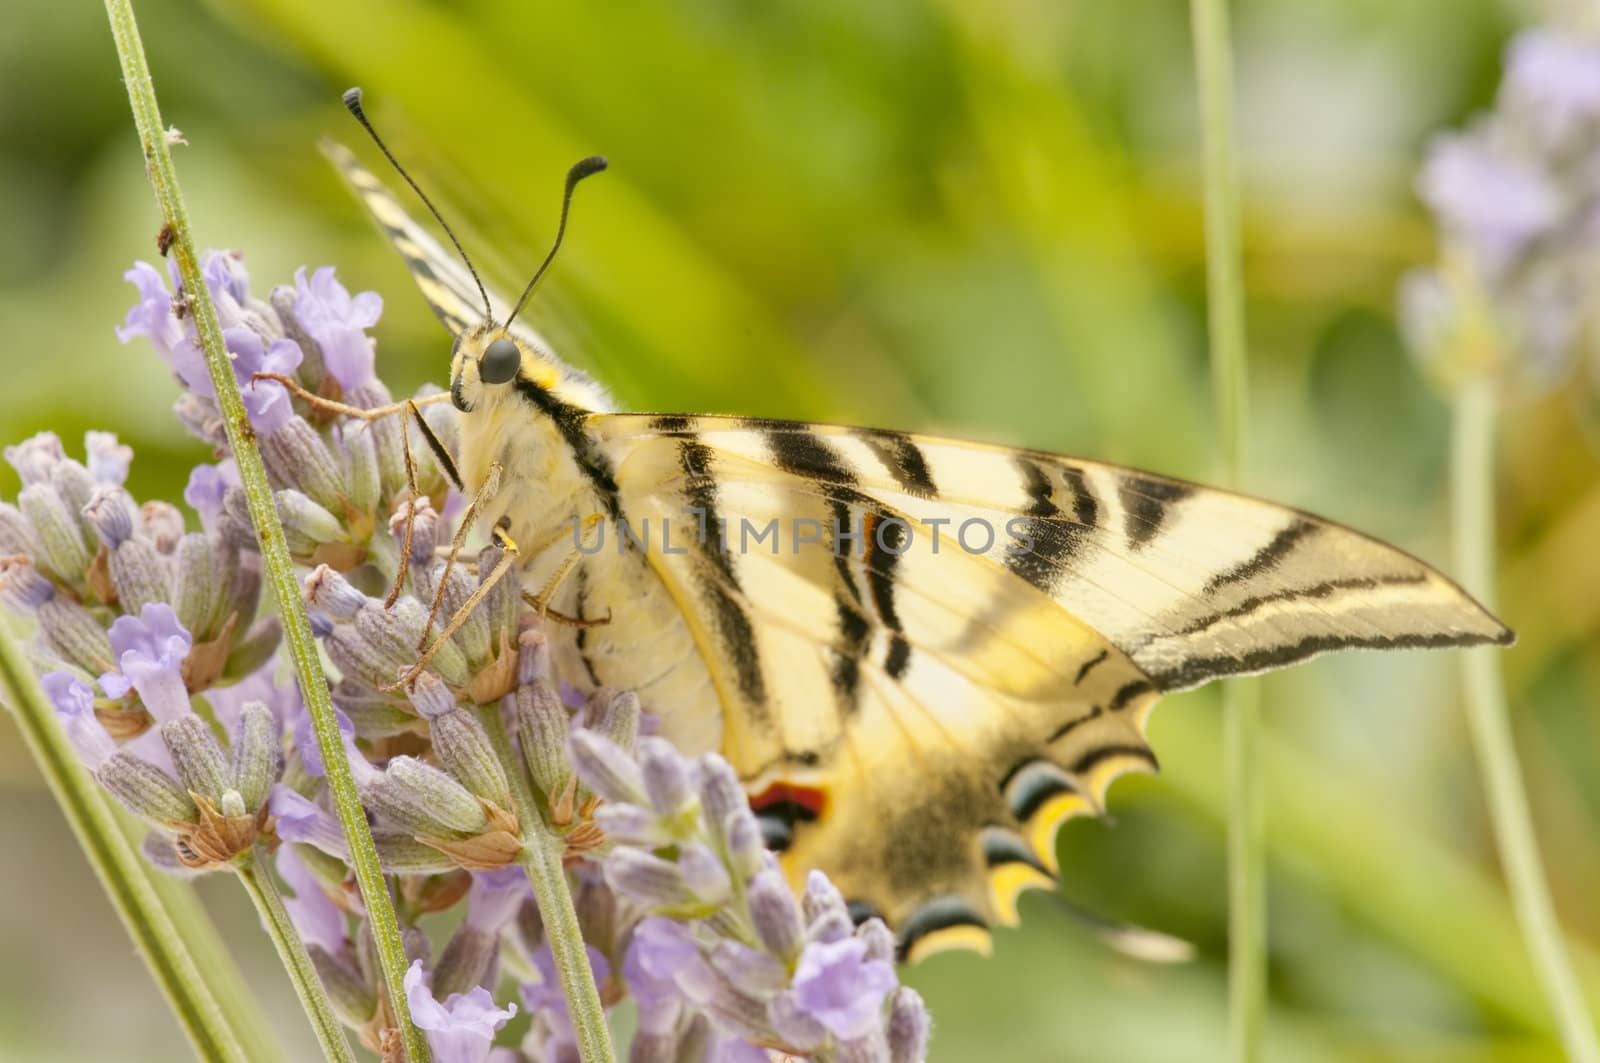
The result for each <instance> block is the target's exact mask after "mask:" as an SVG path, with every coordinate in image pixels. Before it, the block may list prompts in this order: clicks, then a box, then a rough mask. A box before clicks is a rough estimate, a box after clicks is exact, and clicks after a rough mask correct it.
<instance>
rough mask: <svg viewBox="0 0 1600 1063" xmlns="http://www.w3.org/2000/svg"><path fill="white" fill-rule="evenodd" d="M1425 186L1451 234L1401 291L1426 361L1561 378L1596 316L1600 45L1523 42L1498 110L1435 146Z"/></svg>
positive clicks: (1546, 33)
mask: <svg viewBox="0 0 1600 1063" xmlns="http://www.w3.org/2000/svg"><path fill="white" fill-rule="evenodd" d="M1417 191H1418V195H1419V196H1420V197H1421V199H1422V201H1423V202H1424V203H1425V204H1426V205H1427V206H1428V207H1429V209H1430V210H1431V211H1432V212H1433V214H1434V217H1435V219H1436V221H1437V223H1438V226H1439V230H1440V235H1441V248H1440V263H1439V265H1438V266H1437V267H1428V268H1422V269H1416V270H1413V271H1411V272H1410V273H1408V274H1407V275H1406V277H1405V278H1404V279H1403V280H1402V282H1401V287H1400V298H1399V316H1400V323H1401V326H1402V329H1403V330H1404V332H1405V335H1406V339H1407V341H1408V343H1409V345H1410V347H1411V349H1412V351H1413V352H1414V354H1415V355H1416V357H1417V358H1418V359H1419V361H1420V362H1421V364H1422V366H1423V367H1424V368H1425V369H1426V370H1427V371H1428V372H1429V373H1430V374H1431V375H1433V376H1434V377H1436V378H1437V379H1438V380H1440V381H1441V382H1442V383H1444V384H1445V385H1447V386H1453V385H1454V383H1455V381H1456V380H1457V379H1458V378H1459V377H1461V376H1463V375H1466V374H1484V373H1488V374H1493V375H1495V376H1496V377H1497V378H1499V379H1501V380H1502V381H1504V382H1505V383H1506V384H1508V385H1514V386H1515V387H1516V388H1518V389H1520V390H1523V391H1534V392H1537V391H1539V390H1542V389H1544V388H1548V387H1550V386H1552V385H1553V384H1555V383H1556V382H1558V381H1559V380H1561V379H1562V378H1563V377H1564V376H1565V375H1567V373H1568V372H1569V371H1570V370H1571V368H1572V366H1573V365H1574V364H1575V362H1576V360H1577V358H1578V355H1579V354H1580V352H1581V349H1582V347H1583V344H1584V342H1585V341H1584V337H1585V336H1586V335H1587V334H1589V332H1590V331H1591V329H1592V327H1593V325H1594V324H1595V318H1596V301H1595V300H1594V298H1593V297H1592V295H1591V293H1592V292H1593V291H1594V290H1595V283H1594V282H1595V278H1596V275H1597V271H1600V255H1597V253H1596V251H1595V247H1596V246H1597V245H1596V243H1595V240H1594V237H1595V235H1596V233H1597V231H1600V39H1594V38H1591V37H1587V36H1583V35H1578V34H1574V33H1567V32H1562V31H1557V30H1552V29H1545V28H1538V29H1533V30H1529V31H1527V32H1525V33H1523V34H1520V35H1519V36H1518V37H1517V38H1516V39H1515V40H1513V41H1512V43H1511V45H1510V47H1509V48H1508V50H1507V57H1506V72H1505V79H1504V81H1503V82H1502V84H1501V91H1500V94H1499V98H1498V100H1497V102H1496V106H1495V109H1494V111H1492V112H1491V113H1489V114H1487V115H1484V116H1482V117H1481V118H1480V119H1479V120H1478V121H1476V122H1475V123H1474V124H1473V126H1472V127H1471V128H1470V129H1468V130H1467V131H1465V132H1459V133H1449V134H1445V135H1443V136H1440V137H1438V138H1436V139H1435V140H1434V142H1433V143H1432V144H1431V145H1430V147H1429V150H1428V157H1427V159H1426V161H1425V162H1424V164H1423V166H1422V169H1421V171H1420V172H1419V174H1418V178H1417ZM1596 368H1597V370H1600V363H1597V366H1596Z"/></svg>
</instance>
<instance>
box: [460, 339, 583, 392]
mask: <svg viewBox="0 0 1600 1063" xmlns="http://www.w3.org/2000/svg"><path fill="white" fill-rule="evenodd" d="M562 369H563V367H562V366H560V365H559V363H557V362H556V361H555V359H554V357H552V356H551V355H549V354H547V353H546V352H544V351H542V350H540V349H539V348H537V347H535V346H534V345H533V344H532V343H530V342H529V341H528V340H527V339H526V338H525V335H518V334H516V333H514V332H512V331H511V330H509V329H506V328H504V327H501V326H498V325H496V324H495V323H493V322H485V323H484V324H482V325H479V326H478V327H477V328H475V329H472V330H470V331H468V332H464V333H462V334H461V336H459V337H458V338H457V339H456V345H455V351H454V353H453V354H452V356H451V359H450V400H451V402H453V403H454V404H455V407H456V409H458V410H460V411H461V412H462V413H467V412H469V411H471V410H473V409H475V408H477V407H479V406H482V405H484V404H485V403H486V402H487V403H493V402H495V401H496V400H497V399H498V398H499V397H500V396H502V395H509V394H511V393H512V392H514V391H515V390H516V387H517V385H518V382H519V381H525V382H527V384H531V385H532V386H534V387H537V388H539V389H540V390H542V391H554V390H556V389H557V387H558V386H559V385H560V384H561V381H562V379H563V377H564V376H565V375H566V374H564V373H563V372H562ZM568 372H570V371H568Z"/></svg>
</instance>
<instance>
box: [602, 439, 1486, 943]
mask: <svg viewBox="0 0 1600 1063" xmlns="http://www.w3.org/2000/svg"><path fill="white" fill-rule="evenodd" d="M589 429H590V431H591V434H592V435H594V437H595V438H596V439H597V440H599V445H600V447H601V448H602V449H603V450H604V451H605V452H606V453H607V454H608V455H609V457H610V459H611V461H612V462H613V465H614V467H615V468H616V470H617V473H616V478H617V483H618V484H619V487H620V490H621V501H622V507H623V511H624V515H625V516H626V517H627V519H629V520H630V521H633V522H636V523H637V522H638V521H640V520H642V519H649V520H650V523H651V524H652V525H658V524H659V522H660V521H662V520H665V521H668V522H671V523H674V524H675V525H677V526H679V527H682V526H683V525H684V524H686V523H688V524H690V525H692V526H695V527H696V530H697V531H698V530H699V528H700V527H703V528H705V529H706V530H707V531H708V532H709V534H706V535H704V536H701V535H698V534H696V535H689V536H682V537H679V538H682V539H684V540H687V542H686V543H685V544H683V545H681V546H676V547H675V550H674V552H670V553H669V552H666V551H662V550H656V551H653V552H652V553H651V554H650V560H651V563H652V565H653V567H654V569H655V571H656V572H657V573H658V574H659V576H660V577H661V579H662V580H663V581H664V582H665V584H666V585H667V587H668V589H669V592H670V593H671V594H672V595H673V596H674V598H675V599H676V601H677V603H678V605H679V607H680V609H681V610H682V612H683V614H684V616H685V617H686V619H687V621H688V622H689V624H690V625H691V628H692V629H693V632H694V636H695V641H696V643H697V645H698V647H699V648H700V650H701V652H702V654H703V656H704V657H705V659H706V661H707V663H708V665H709V667H710V669H711V672H712V675H713V680H714V682H715V684H716V688H717V691H718V694H719V696H720V698H721V700H722V703H723V704H722V708H723V713H724V721H725V737H724V752H725V753H726V755H727V756H728V757H729V759H730V760H731V761H732V762H733V763H734V765H735V766H736V767H737V768H738V770H739V771H740V773H741V776H742V777H743V778H744V780H745V782H746V785H747V786H748V788H749V789H750V792H751V794H752V796H753V803H754V804H755V805H756V806H757V807H758V809H759V810H761V811H762V812H763V813H764V816H765V818H766V822H767V823H768V825H769V826H770V827H771V834H772V837H773V840H774V841H776V842H778V843H779V844H781V845H784V846H785V861H786V863H787V865H788V866H789V867H790V869H791V872H792V873H794V874H796V875H799V874H800V873H802V872H803V871H804V869H806V868H811V867H818V868H821V869H823V870H825V871H827V872H828V874H829V875H830V876H831V877H832V878H834V880H835V881H836V883H838V885H839V886H840V888H841V889H842V890H843V891H844V892H845V895H846V896H847V897H849V898H850V899H851V900H852V901H855V902H857V903H859V904H861V905H863V906H864V910H865V909H870V910H872V911H876V912H877V913H879V914H882V915H883V916H885V917H886V918H887V919H888V920H889V922H890V923H891V925H893V926H895V927H896V929H897V930H898V931H899V932H900V934H901V937H902V941H903V942H904V943H905V945H906V946H907V948H908V951H909V952H910V953H911V954H912V955H913V956H916V955H921V954H925V953H926V952H928V951H930V950H932V949H936V948H939V947H943V946H948V945H952V944H966V945H977V946H980V947H981V946H983V945H986V944H987V941H988V936H987V929H986V928H987V927H988V926H989V925H991V924H993V923H995V922H1001V923H1011V922H1014V921H1015V919H1016V896H1017V893H1018V892H1020V890H1022V889H1024V888H1027V887H1030V886H1039V885H1047V884H1049V883H1050V882H1052V881H1053V875H1054V873H1055V870H1056V869H1055V856H1054V838H1055V832H1056V829H1057V828H1058V827H1059V825H1060V824H1061V823H1062V822H1063V821H1064V820H1065V819H1066V818H1068V817H1069V816H1071V815H1074V814H1078V813H1083V812H1094V811H1098V809H1099V808H1100V807H1101V803H1102V800H1103V797H1104V793H1105V789H1106V787H1107V785H1109V783H1110V781H1111V780H1112V779H1114V778H1115V777H1116V776H1117V775H1119V774H1121V773H1123V772H1125V771H1129V770H1153V769H1154V767H1155V765H1156V761H1155V757H1154V755H1153V754H1152V753H1151V751H1150V749H1149V747H1148V745H1147V744H1146V743H1145V740H1144V719H1145V716H1146V714H1147V713H1148V711H1149V709H1150V707H1151V705H1152V704H1153V703H1154V701H1155V699H1156V698H1157V697H1158V696H1159V695H1160V694H1161V693H1163V692H1165V691H1169V690H1179V689H1184V688H1186V687H1192V686H1195V685H1198V684H1200V683H1204V682H1206V681H1207V680H1210V679H1213V678H1217V677H1221V676H1230V675H1240V674H1247V673H1253V672H1260V671H1264V670H1267V669H1271V668H1277V667H1281V666H1284V665H1288V664H1292V663H1294V662H1296V661H1300V660H1304V659H1306V658H1308V657H1310V656H1313V655H1315V654H1318V653H1321V652H1324V651H1327V650H1334V649H1342V648H1346V647H1373V648H1403V647H1413V646H1459V645H1471V644H1475V643H1483V642H1502V643H1503V642H1506V641H1509V639H1510V633H1509V632H1508V631H1507V630H1506V629H1505V627H1504V626H1502V625H1501V624H1500V623H1499V622H1498V621H1497V620H1496V619H1495V618H1494V617H1492V616H1490V615H1489V614H1488V613H1487V612H1486V611H1485V610H1483V608H1482V607H1480V606H1479V605H1478V604H1477V603H1476V602H1474V601H1473V600H1472V599H1471V598H1470V597H1468V596H1467V595H1466V594H1465V593H1464V592H1463V591H1461V590H1460V588H1458V587H1457V586H1456V585H1455V584H1453V583H1452V582H1450V581H1449V580H1448V579H1446V578H1445V577H1444V576H1442V575H1440V574H1439V573H1438V572H1436V571H1434V570H1433V569H1431V568H1429V567H1428V566H1427V565H1425V564H1424V563H1422V562H1421V561H1418V560H1417V559H1416V558H1413V557H1411V556H1409V555H1407V554H1405V553H1403V552H1402V551H1399V550H1397V549H1395V548H1393V547H1390V546H1387V545H1385V544H1383V543H1380V542H1378V541H1376V540H1374V539H1371V538H1369V537H1367V536H1364V535H1362V534H1360V533H1358V532H1355V531H1352V530H1350V529H1348V528H1344V527H1341V526H1339V525H1337V524H1333V523H1330V522H1328V521H1324V520H1321V519H1319V518H1317V517H1313V516H1311V515H1309V514H1305V513H1301V512H1298V511H1295V510H1291V509H1287V508H1284V507H1281V506H1276V505H1272V504H1270V503H1266V502H1261V501H1258V500H1256V499H1252V498H1248V497H1245V496H1242V495H1237V494H1232V493H1228V492H1224V491H1217V490H1213V489H1209V488H1204V487H1199V486H1196V485H1194V484H1189V483H1184V482H1182V481H1178V480H1171V479H1167V478H1164V477H1158V476H1153V475H1150V474H1147V473H1141V472H1135V471H1132V470H1129V469H1123V468H1118V467H1114V466H1110V465H1103V464H1095V463H1091V462H1082V461H1077V460H1073V459H1068V458H1063V457H1059V456H1057V455H1052V454H1046V453H1041V452H1036V451H1019V450H1010V449H1006V448H1001V447H991V446H982V445H977V444H971V443H962V442H956V441H951V440H942V439H932V438H927V437H922V436H913V435H905V434H901V433H894V432H881V431H867V430H860V429H852V428H840V427H832V426H823V425H809V424H800V423H795V422H780V421H755V420H746V419H735V418H722V417H678V416H652V415H604V416H597V417H594V418H591V419H590V421H589ZM720 527H726V529H727V532H726V534H725V536H724V535H721V534H719V533H718V532H717V529H718V528H720ZM935 531H937V532H938V533H939V536H938V537H939V542H938V543H937V545H936V543H935V536H934V532H935ZM724 537H725V538H726V548H724V547H723V546H722V545H721V540H722V539H723V538H724ZM674 541H675V543H676V542H677V539H676V538H675V540H674ZM677 550H682V552H677Z"/></svg>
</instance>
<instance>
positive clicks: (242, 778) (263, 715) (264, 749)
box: [231, 701, 282, 812]
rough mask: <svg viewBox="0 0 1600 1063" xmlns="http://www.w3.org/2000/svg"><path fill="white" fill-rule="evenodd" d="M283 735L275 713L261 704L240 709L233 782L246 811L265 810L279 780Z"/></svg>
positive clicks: (235, 739)
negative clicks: (262, 805)
mask: <svg viewBox="0 0 1600 1063" xmlns="http://www.w3.org/2000/svg"><path fill="white" fill-rule="evenodd" d="M281 734H282V732H281V730H280V729H279V726H278V721H277V719H276V718H275V717H274V716H273V715H272V710H271V709H269V708H267V707H266V706H265V705H263V704H262V703H261V702H259V701H250V702H246V703H245V704H244V706H243V707H242V708H241V709H240V710H239V724H238V726H237V727H236V728H235V729H234V738H233V764H232V766H231V775H232V783H233V788H234V789H235V790H237V791H239V796H240V797H241V798H243V799H244V805H245V808H247V809H249V810H250V811H252V812H254V811H255V810H256V809H258V808H260V807H261V802H263V801H265V800H266V798H267V791H268V790H269V789H270V788H271V786H272V783H273V780H275V779H276V778H277V777H278V767H279V761H280V760H281V758H282V752H281V750H282V743H281V738H280V736H281Z"/></svg>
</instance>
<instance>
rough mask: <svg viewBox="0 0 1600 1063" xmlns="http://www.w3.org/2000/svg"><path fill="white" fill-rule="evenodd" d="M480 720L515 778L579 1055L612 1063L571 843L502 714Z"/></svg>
mask: <svg viewBox="0 0 1600 1063" xmlns="http://www.w3.org/2000/svg"><path fill="white" fill-rule="evenodd" d="M478 719H479V720H480V721H481V722H482V724H483V728H484V730H485V731H487V732H488V733H489V741H490V743H491V744H492V745H493V746H494V751H495V755H496V756H497V757H499V758H500V763H501V765H502V766H503V767H504V768H505V770H506V775H507V776H508V777H509V778H510V780H511V795H512V798H513V799H514V801H515V802H516V806H517V818H518V820H519V822H520V823H521V826H522V860H521V863H522V868H523V870H524V871H526V872H527V874H528V882H529V883H530V884H532V886H533V896H534V900H536V901H537V902H538V904H539V917H540V918H541V919H542V920H543V921H544V933H545V937H546V938H547V939H548V940H549V942H550V955H551V958H552V959H554V960H555V967H556V973H557V974H558V975H559V976H560V978H561V992H562V995H563V996H565V997H566V1000H567V1010H568V1011H569V1012H571V1014H572V1028H573V1030H574V1031H575V1032H576V1033H577V1035H578V1055H579V1056H580V1057H581V1058H582V1059H583V1063H612V1061H613V1060H614V1059H615V1058H616V1055H615V1052H614V1051H613V1049H612V1047H611V1029H610V1027H608V1026H607V1025H606V1011H605V1007H604V1006H603V1005H602V1004H601V1003H600V991H599V989H598V987H596V986H595V984H594V972H593V971H592V970H590V968H589V952H588V950H587V949H586V948H585V947H584V944H583V931H582V930H581V929H580V928H579V926H578V911H577V909H576V908H574V907H573V905H572V891H571V889H570V888H569V887H568V885H567V872H566V869H565V868H563V867H562V866H561V855H562V852H563V851H564V849H565V844H564V843H563V842H562V840H561V838H560V836H558V835H557V834H556V833H555V832H554V831H552V830H551V829H550V828H549V826H548V825H546V823H545V821H544V817H543V816H542V815H540V814H539V807H538V804H537V802H536V801H535V799H534V796H533V788H532V787H531V786H530V785H529V784H528V773H527V771H526V770H525V769H524V768H523V766H522V760H521V758H519V757H518V756H517V755H516V751H515V750H513V749H512V748H511V739H510V738H509V737H508V736H507V735H506V728H505V721H504V720H503V719H502V718H501V716H500V710H499V709H498V708H497V707H495V706H492V705H490V706H484V707H481V708H480V709H479V711H478Z"/></svg>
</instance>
